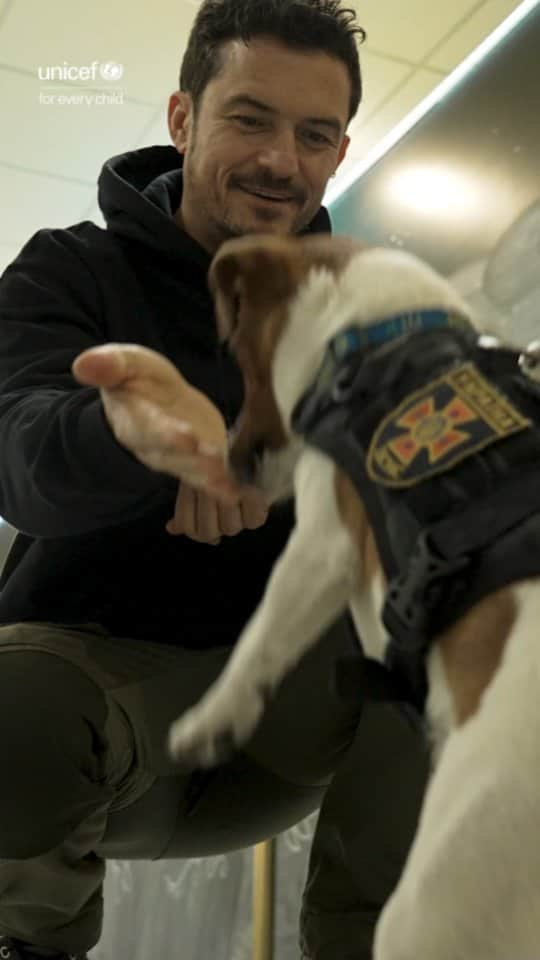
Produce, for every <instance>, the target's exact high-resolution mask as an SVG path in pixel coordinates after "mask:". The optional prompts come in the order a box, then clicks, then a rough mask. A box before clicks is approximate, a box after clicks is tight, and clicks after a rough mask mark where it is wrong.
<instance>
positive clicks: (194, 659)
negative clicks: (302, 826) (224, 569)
mask: <svg viewBox="0 0 540 960" xmlns="http://www.w3.org/2000/svg"><path fill="white" fill-rule="evenodd" d="M355 650H356V641H355V640H354V638H353V636H352V634H351V632H350V629H349V628H348V625H347V622H346V621H345V620H344V619H343V620H340V621H338V623H336V624H335V625H334V626H333V627H332V629H331V630H329V631H328V632H327V633H326V634H325V635H324V637H323V638H322V640H321V641H320V643H319V644H318V646H317V647H316V649H314V650H313V651H311V652H310V653H309V654H308V655H307V656H306V657H305V658H304V660H303V661H302V662H301V664H300V665H299V666H298V667H297V668H296V669H295V670H294V672H293V673H291V674H290V676H289V677H287V678H286V680H285V681H284V683H283V684H282V686H281V688H280V689H279V691H278V693H277V695H276V697H275V699H274V700H273V702H272V703H271V704H270V705H269V707H268V710H267V712H266V715H265V717H264V720H263V721H262V723H261V725H260V726H259V728H258V730H257V732H256V734H255V735H254V737H253V738H252V740H251V741H250V742H249V744H248V745H247V746H246V748H245V749H244V750H243V751H242V752H239V753H237V754H236V755H235V756H234V757H233V759H232V760H231V761H230V762H229V763H227V764H225V765H222V766H220V767H218V768H216V769H215V770H212V771H208V772H195V773H194V774H191V775H189V774H184V773H179V771H178V769H177V768H176V767H175V765H174V762H173V761H172V760H171V759H170V758H169V756H168V753H167V750H166V741H167V732H168V728H169V725H170V723H171V722H172V721H173V720H174V719H175V718H176V717H177V716H179V715H180V713H182V712H183V711H184V710H185V709H186V708H187V707H188V706H190V705H191V704H192V703H194V702H195V701H196V700H197V699H198V698H199V697H200V696H201V694H202V693H203V691H204V690H205V689H206V688H207V687H208V685H209V684H210V683H211V682H212V681H213V679H214V678H215V677H216V676H217V675H218V674H219V672H220V671H221V669H222V667H223V665H224V663H225V661H226V659H227V657H228V655H229V651H228V650H227V649H222V648H219V649H212V650H207V651H192V650H186V649H182V648H177V647H172V646H167V645H162V644H155V643H148V642H141V641H134V640H132V639H130V638H118V637H111V636H110V635H108V634H107V632H106V631H105V630H103V628H101V627H100V626H98V625H93V624H82V625H80V626H76V627H73V626H70V627H60V626H58V625H53V624H46V623H24V624H14V625H8V626H4V627H0V655H1V659H0V769H1V770H2V785H1V789H0V934H5V935H8V936H13V937H15V938H18V939H20V940H23V941H26V942H28V943H32V944H35V945H36V946H41V947H48V948H51V949H57V950H59V951H65V952H67V953H84V952H85V951H87V950H89V949H90V948H91V947H92V946H94V945H95V944H96V943H97V941H98V940H99V937H100V933H101V927H102V918H103V900H102V885H103V879H104V873H105V861H106V859H108V858H115V859H127V860H133V859H148V860H154V859H161V858H183V857H201V856H206V855H214V854H217V853H221V852H224V851H228V850H234V849H238V848H241V847H246V846H250V845H252V844H254V843H256V842H258V841H260V840H261V839H264V838H266V837H269V836H272V835H275V834H277V833H279V832H281V831H282V830H285V829H287V828H288V827H290V826H292V825H293V824H294V823H296V822H298V821H299V820H301V819H302V818H303V817H304V816H306V815H307V814H308V813H310V812H311V811H313V810H315V809H317V808H318V807H319V806H320V804H321V802H322V800H323V797H324V794H325V792H326V789H327V787H328V785H329V784H330V782H331V780H332V775H333V773H334V772H335V771H336V770H339V774H338V776H337V777H336V779H335V781H334V785H333V787H332V790H331V791H329V793H328V797H327V801H328V816H326V817H325V815H324V810H325V807H324V806H323V812H322V814H321V817H320V821H319V827H318V830H317V835H318V836H319V837H320V841H319V840H317V838H316V842H315V844H314V849H313V851H312V857H311V864H310V877H309V878H308V885H307V888H306V902H305V905H304V910H303V917H304V921H303V926H304V929H303V943H304V950H305V952H306V955H307V956H310V957H313V958H314V960H330V958H332V960H333V958H334V957H336V958H337V957H338V956H339V960H345V957H346V956H347V957H349V956H350V957H351V960H352V958H355V960H368V958H369V957H370V944H371V938H372V934H373V928H374V925H375V922H376V918H377V915H378V912H379V911H380V909H381V907H382V905H383V904H384V901H385V900H386V898H387V897H388V895H389V893H390V892H391V890H392V889H393V887H394V885H395V883H396V882H397V879H398V877H399V874H400V871H401V868H402V866H403V862H404V859H405V856H406V854H407V851H408V848H409V846H410V842H411V839H412V835H413V832H414V828H415V825H416V818H417V815H418V811H419V807H420V803H421V798H422V794H423V790H424V784H425V779H426V776H427V760H426V756H425V750H424V748H423V741H422V737H421V735H420V733H419V732H418V731H417V730H413V729H412V728H411V727H410V725H409V724H408V723H407V721H406V720H404V718H403V715H402V714H401V713H399V711H397V710H395V709H394V708H391V707H388V705H385V706H383V705H380V704H376V705H375V704H373V705H370V709H369V711H368V718H370V720H369V723H367V724H366V738H362V735H361V731H362V727H363V724H362V723H360V725H359V721H360V717H361V714H362V699H361V696H360V695H359V697H358V699H355V698H349V699H343V698H341V697H340V696H339V695H338V693H337V692H336V691H335V689H334V687H333V685H332V683H331V678H332V675H333V669H334V665H335V662H336V660H337V659H339V658H341V657H344V656H350V655H351V653H353V654H354V652H355ZM358 655H359V654H358ZM371 708H373V709H374V711H375V712H373V709H371ZM377 710H378V711H379V718H382V721H381V722H379V721H377ZM392 710H394V713H393V714H392ZM392 717H393V718H394V719H393V720H392V721H391V722H390V720H389V718H392ZM374 718H375V719H374ZM357 728H358V732H357ZM355 754H358V756H356V757H355ZM403 756H405V757H406V758H407V765H406V767H405V765H404V761H403ZM340 783H341V786H339V784H340ZM358 833H360V834H361V837H362V849H361V851H360V862H359V863H358V864H356V865H355V869H354V870H351V864H350V862H349V858H348V857H345V860H344V859H343V844H345V847H347V845H348V841H349V840H350V852H351V856H352V853H353V851H354V850H355V849H357V848H358V836H357V834H358ZM331 838H333V842H334V848H332V839H331ZM317 845H318V846H317ZM318 849H320V856H319V855H318V853H317V850H318ZM355 870H356V873H357V874H358V875H357V876H355ZM352 901H354V905H355V906H354V922H351V923H350V924H349V926H350V927H351V929H350V931H349V933H350V944H349V948H350V952H349V953H347V954H346V953H345V952H344V951H343V949H342V948H341V947H340V949H339V950H338V952H336V953H332V952H331V951H332V949H333V947H332V946H331V945H332V943H333V942H334V941H335V929H334V927H335V925H336V922H337V924H338V926H340V927H341V924H340V923H339V916H340V914H341V913H342V912H343V911H344V912H345V913H346V914H348V915H349V914H350V912H351V910H350V906H351V902H352ZM325 930H326V931H327V934H326V933H325ZM354 944H356V945H357V948H358V949H357V952H354V949H356V948H354V949H353V947H354ZM362 944H365V948H364V946H363V945H362ZM329 951H330V952H329Z"/></svg>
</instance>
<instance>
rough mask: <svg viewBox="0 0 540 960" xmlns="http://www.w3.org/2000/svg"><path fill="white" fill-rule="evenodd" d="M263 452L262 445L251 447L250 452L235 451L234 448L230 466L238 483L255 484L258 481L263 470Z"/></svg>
mask: <svg viewBox="0 0 540 960" xmlns="http://www.w3.org/2000/svg"><path fill="white" fill-rule="evenodd" d="M263 452H264V447H263V445H262V444H260V445H258V446H254V447H250V448H249V449H248V450H235V449H234V446H233V448H232V450H231V456H230V466H231V469H232V471H233V473H234V476H235V479H236V481H237V483H240V484H244V483H245V484H253V483H254V482H255V481H256V479H257V476H258V474H259V471H260V469H261V463H262V458H263Z"/></svg>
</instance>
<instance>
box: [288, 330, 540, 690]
mask: <svg viewBox="0 0 540 960" xmlns="http://www.w3.org/2000/svg"><path fill="white" fill-rule="evenodd" d="M411 331H412V332H411ZM396 338H397V339H396ZM518 358H519V355H518V353H517V352H514V351H512V350H509V349H506V348H504V347H503V346H501V344H500V343H499V342H498V341H495V340H493V338H486V337H479V336H478V334H477V333H476V332H475V331H474V330H473V329H472V328H471V327H470V325H469V324H468V323H467V321H465V320H463V319H462V318H459V317H451V316H448V315H447V314H445V313H444V312H442V311H427V312H420V313H417V314H413V315H408V316H400V317H395V318H392V319H390V320H387V321H384V322H382V323H379V324H374V325H373V326H372V327H369V328H367V329H361V328H359V327H355V326H351V327H349V328H347V329H346V330H343V331H341V332H340V333H339V334H338V335H337V336H336V337H335V338H334V339H333V340H332V341H331V343H330V344H329V346H328V349H327V351H326V354H325V357H324V361H323V364H322V366H321V369H320V371H319V373H318V375H317V377H316V379H315V381H314V382H313V383H312V384H311V386H310V387H309V389H308V390H307V391H306V393H305V394H304V395H303V397H302V398H301V399H300V401H299V403H298V404H297V406H296V409H295V411H294V413H293V418H292V428H293V430H294V431H295V432H296V433H298V434H301V435H303V436H304V437H305V439H306V441H307V442H308V443H310V444H312V445H314V446H316V447H319V448H320V449H321V450H322V451H324V453H326V454H327V455H328V456H329V457H331V458H332V460H334V461H335V463H337V464H338V465H339V466H340V467H341V468H342V469H343V470H345V471H346V472H347V474H348V475H349V476H350V478H351V479H352V481H353V482H354V484H355V486H356V487H357V489H358V491H359V493H360V496H361V497H362V500H363V502H364V505H365V507H366V510H367V513H368V517H369V520H370V523H371V526H372V528H373V532H374V535H375V539H376V542H377V546H378V550H379V554H380V557H381V562H382V565H383V568H384V572H385V575H386V578H387V583H388V584H389V587H388V591H387V596H386V601H385V607H384V613H383V621H384V624H385V626H386V628H387V630H388V632H389V636H390V642H389V646H388V651H387V658H386V659H387V665H388V666H389V667H390V669H391V670H392V671H393V672H394V674H395V676H396V677H397V678H398V680H399V682H400V684H401V688H402V691H403V694H404V695H405V696H406V698H407V699H411V700H412V701H413V702H414V703H415V704H416V705H417V706H419V707H420V708H423V706H424V702H425V696H426V676H425V667H424V661H425V655H426V652H427V650H428V647H429V644H430V641H431V640H432V639H433V638H434V637H435V636H437V635H438V634H440V633H441V632H442V631H443V630H445V629H447V628H448V627H449V626H451V624H452V623H454V622H455V621H456V620H457V619H458V618H459V617H460V616H462V615H463V614H464V613H465V612H466V611H467V610H468V609H469V608H470V607H472V606H473V605H474V604H475V603H477V602H478V601H479V600H480V599H481V598H482V597H483V596H485V595H487V594H489V593H491V592H493V591H494V590H497V589H499V588H501V587H503V586H505V585H507V584H509V583H512V582H515V581H517V580H521V579H524V578H527V577H531V576H538V574H540V483H539V474H540V470H539V467H540V430H539V427H538V421H539V414H540V390H539V388H538V387H537V386H536V385H535V384H534V383H532V382H531V381H530V380H529V379H528V378H527V377H526V376H524V375H523V374H522V372H521V370H520V368H519V365H518Z"/></svg>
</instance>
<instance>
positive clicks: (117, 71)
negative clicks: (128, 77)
mask: <svg viewBox="0 0 540 960" xmlns="http://www.w3.org/2000/svg"><path fill="white" fill-rule="evenodd" d="M99 72H100V75H101V77H102V78H103V80H108V81H109V82H110V83H113V82H114V81H115V80H120V78H121V77H122V75H123V73H124V68H123V66H122V64H121V63H115V62H114V60H110V61H109V62H108V63H102V64H101V66H100V68H99Z"/></svg>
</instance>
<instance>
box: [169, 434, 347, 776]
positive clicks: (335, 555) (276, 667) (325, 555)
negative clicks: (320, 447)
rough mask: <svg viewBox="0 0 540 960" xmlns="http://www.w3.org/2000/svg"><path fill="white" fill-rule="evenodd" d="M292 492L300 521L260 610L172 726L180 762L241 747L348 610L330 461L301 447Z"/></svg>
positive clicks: (197, 761)
mask: <svg viewBox="0 0 540 960" xmlns="http://www.w3.org/2000/svg"><path fill="white" fill-rule="evenodd" d="M295 493H296V513H297V524H296V527H295V529H294V530H293V532H292V534H291V537H290V539H289V542H288V544H287V547H286V549H285V551H284V552H283V554H282V555H281V557H280V558H279V560H278V561H277V563H276V565H275V567H274V569H273V571H272V575H271V577H270V579H269V581H268V586H267V589H266V592H265V595H264V597H263V600H262V602H261V604H260V606H259V607H258V609H257V610H256V611H255V613H254V615H253V616H252V618H251V620H250V621H249V623H248V624H247V626H246V628H245V629H244V631H243V633H242V635H241V637H240V639H239V641H238V643H237V645H236V647H235V649H234V652H233V654H232V655H231V658H230V660H229V662H228V664H227V667H226V668H225V670H224V671H223V673H222V675H221V677H220V678H218V680H217V681H216V682H215V683H214V684H213V686H211V687H210V689H209V690H208V692H207V693H206V695H205V696H204V697H203V698H202V700H201V701H200V702H199V703H198V704H197V705H196V706H195V707H193V708H192V709H191V710H189V711H188V712H187V713H185V714H184V715H183V716H182V717H180V719H179V720H177V721H176V722H175V723H174V724H173V725H172V727H171V730H170V734H169V748H170V750H171V753H172V755H173V756H174V757H175V758H176V759H178V760H180V761H181V762H182V763H184V764H186V763H187V764H190V765H196V766H211V765H213V764H215V763H217V762H218V761H219V760H221V759H223V757H224V756H225V755H227V754H229V753H230V752H231V750H232V749H234V747H235V746H237V745H239V744H241V743H243V742H245V741H246V740H247V739H248V738H249V736H250V734H251V733H252V732H253V730H254V729H255V726H256V724H257V722H258V720H259V719H260V717H261V714H262V712H263V710H264V706H265V702H266V700H267V698H268V697H269V696H270V694H271V693H272V691H273V690H274V689H275V687H276V686H277V684H278V683H279V682H280V680H281V679H282V677H283V676H284V674H285V673H287V672H288V670H289V669H290V668H291V667H292V666H293V665H294V664H295V663H296V662H297V661H298V660H299V659H300V657H301V656H302V655H303V654H304V653H305V652H306V651H307V649H308V648H309V647H310V646H312V645H313V644H314V643H315V642H316V641H317V639H318V637H319V636H320V634H321V632H322V631H323V630H324V629H325V628H326V627H327V626H329V625H330V624H331V623H332V621H333V620H334V619H335V618H336V617H337V616H338V614H339V613H340V612H341V611H342V610H344V609H345V607H346V606H347V602H348V599H349V595H350V592H351V583H352V573H353V566H354V563H355V555H354V552H353V548H352V543H351V540H350V538H349V535H348V533H347V532H346V530H345V529H344V527H343V526H342V524H341V523H340V520H339V517H338V513H337V508H336V500H335V495H334V466H333V464H332V463H331V461H330V460H329V459H328V458H327V457H325V456H324V455H323V454H321V453H319V452H318V451H315V450H313V449H310V448H306V449H305V451H304V452H303V454H302V457H301V459H300V461H299V463H298V465H297V468H296V474H295ZM241 588H242V587H241V584H239V589H241Z"/></svg>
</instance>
